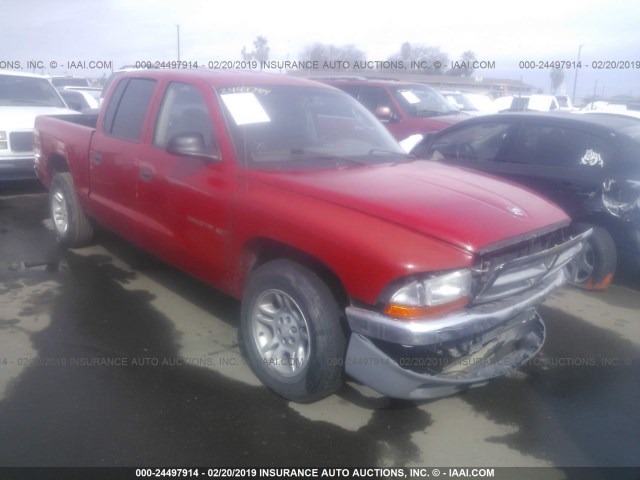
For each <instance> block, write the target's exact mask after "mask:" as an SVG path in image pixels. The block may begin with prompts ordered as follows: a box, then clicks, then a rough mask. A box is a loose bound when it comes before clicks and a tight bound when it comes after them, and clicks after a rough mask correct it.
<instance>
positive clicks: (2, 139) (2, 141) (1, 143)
mask: <svg viewBox="0 0 640 480" xmlns="http://www.w3.org/2000/svg"><path fill="white" fill-rule="evenodd" d="M7 148H9V145H7V132H3V131H0V150H6V149H7Z"/></svg>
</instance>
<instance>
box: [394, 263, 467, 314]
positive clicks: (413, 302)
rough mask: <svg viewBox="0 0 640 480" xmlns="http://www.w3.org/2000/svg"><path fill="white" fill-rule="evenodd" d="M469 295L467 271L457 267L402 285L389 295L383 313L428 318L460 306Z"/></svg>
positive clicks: (464, 303) (462, 305)
mask: <svg viewBox="0 0 640 480" xmlns="http://www.w3.org/2000/svg"><path fill="white" fill-rule="evenodd" d="M470 297H471V272H470V271H469V270H457V271H455V272H450V273H445V274H442V275H437V276H433V277H430V278H426V279H421V280H414V281H412V282H410V283H408V284H406V285H404V286H403V287H401V288H399V289H398V290H396V291H395V292H393V293H392V294H391V296H390V297H389V301H388V303H387V305H386V307H385V313H386V314H387V315H391V316H393V317H398V318H405V319H409V318H420V317H432V316H434V315H442V314H444V313H447V312H451V311H454V310H458V309H460V308H462V307H464V306H465V305H466V304H467V303H469V300H470Z"/></svg>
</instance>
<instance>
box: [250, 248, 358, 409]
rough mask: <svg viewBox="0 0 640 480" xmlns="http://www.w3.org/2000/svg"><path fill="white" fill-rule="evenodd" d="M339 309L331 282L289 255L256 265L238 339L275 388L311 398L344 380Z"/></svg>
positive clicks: (330, 390)
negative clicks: (326, 282) (325, 280)
mask: <svg viewBox="0 0 640 480" xmlns="http://www.w3.org/2000/svg"><path fill="white" fill-rule="evenodd" d="M340 318H341V309H340V308H339V306H338V303H337V302H336V300H335V298H334V296H333V295H332V293H331V291H330V290H329V288H328V287H327V285H326V284H325V283H324V282H323V281H322V280H321V279H320V278H319V277H318V276H317V275H315V274H314V273H313V272H312V271H311V270H309V269H307V268H305V267H303V266H302V265H300V264H298V263H295V262H292V261H290V260H284V259H281V260H274V261H271V262H268V263H266V264H264V265H263V266H261V267H259V268H258V269H256V271H255V272H253V273H252V275H251V277H250V278H249V281H248V284H247V288H246V290H245V294H244V298H243V301H242V318H241V326H240V340H241V345H242V347H243V349H244V352H245V355H246V356H247V359H248V362H249V365H250V367H251V369H252V370H253V372H254V373H255V374H256V376H257V377H258V378H259V379H260V380H261V381H262V382H263V383H264V384H265V385H266V386H267V387H269V388H270V389H271V390H273V391H274V392H276V393H277V394H279V395H282V396H283V397H285V398H288V399H290V400H293V401H296V402H312V401H315V400H319V399H321V398H323V397H326V396H328V395H330V394H332V393H333V392H335V391H336V390H337V389H338V388H339V387H340V385H341V384H342V377H343V366H342V363H343V361H342V359H343V356H344V351H345V348H346V339H345V334H344V332H343V330H342V326H341V323H340Z"/></svg>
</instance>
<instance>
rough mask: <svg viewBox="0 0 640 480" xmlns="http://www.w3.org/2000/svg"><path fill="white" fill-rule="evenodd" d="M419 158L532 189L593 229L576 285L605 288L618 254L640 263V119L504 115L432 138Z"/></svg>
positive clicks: (574, 268)
mask: <svg viewBox="0 0 640 480" xmlns="http://www.w3.org/2000/svg"><path fill="white" fill-rule="evenodd" d="M411 153H412V154H413V155H415V156H417V157H420V158H426V159H431V160H435V161H440V162H446V163H448V164H451V165H457V166H460V167H464V168H471V169H475V170H481V171H483V172H487V173H490V174H493V175H498V176H500V177H503V178H506V179H509V180H512V181H514V182H517V183H519V184H521V185H525V186H527V187H529V188H531V189H533V190H535V191H537V192H538V193H541V194H543V195H544V196H546V197H547V198H549V199H551V200H553V201H554V202H556V203H557V204H558V205H560V206H561V207H562V208H563V209H564V210H565V211H566V212H567V213H568V214H569V215H570V216H571V218H572V219H573V221H574V223H575V224H576V226H577V227H579V228H581V227H582V226H583V225H580V224H587V225H589V226H590V227H593V235H592V236H591V239H590V241H589V243H588V245H587V246H586V247H585V248H584V249H583V251H582V254H581V255H580V256H579V258H578V259H577V260H576V261H575V262H574V263H573V264H572V265H571V267H570V268H569V274H570V281H571V282H572V283H573V284H575V285H579V286H582V287H585V288H588V289H603V288H606V287H607V285H608V284H609V283H610V282H611V280H612V279H613V275H614V273H615V269H616V263H617V257H618V256H620V257H621V258H622V259H624V261H626V262H628V261H632V262H634V263H635V265H636V268H637V267H639V266H640V120H637V119H634V118H631V117H623V116H617V115H611V114H601V115H580V114H571V113H566V114H563V113H528V112H527V113H504V114H497V115H488V116H483V117H476V118H473V119H470V120H466V121H463V122H461V123H458V124H456V125H454V126H452V127H449V128H447V129H445V130H442V131H440V132H438V133H435V134H427V135H426V136H425V137H424V138H423V139H422V141H421V142H420V143H418V144H417V145H416V146H415V147H414V148H413V149H412V150H411Z"/></svg>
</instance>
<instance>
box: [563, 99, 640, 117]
mask: <svg viewBox="0 0 640 480" xmlns="http://www.w3.org/2000/svg"><path fill="white" fill-rule="evenodd" d="M576 113H589V114H591V113H600V114H603V113H606V114H611V115H624V116H625V117H633V118H640V103H631V104H629V103H616V102H608V101H604V100H599V101H596V102H591V103H589V104H587V105H585V106H584V107H583V108H582V109H580V110H579V111H578V112H576Z"/></svg>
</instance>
